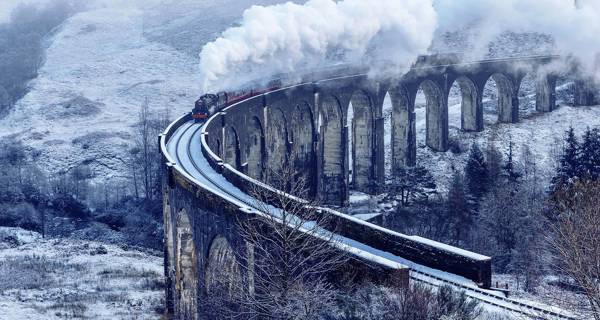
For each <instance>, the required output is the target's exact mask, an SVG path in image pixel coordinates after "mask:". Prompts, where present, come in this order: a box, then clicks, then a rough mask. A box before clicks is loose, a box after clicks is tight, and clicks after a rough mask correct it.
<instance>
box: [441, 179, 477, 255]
mask: <svg viewBox="0 0 600 320" xmlns="http://www.w3.org/2000/svg"><path fill="white" fill-rule="evenodd" d="M447 206H448V214H449V215H450V217H451V219H452V226H453V229H454V241H455V243H457V244H458V243H459V242H460V241H461V240H462V239H463V238H465V234H466V233H467V232H468V230H470V227H471V225H472V224H473V215H472V210H471V208H470V206H469V201H468V198H467V193H466V190H465V182H464V177H463V175H462V174H461V173H460V172H458V171H455V172H454V175H453V177H452V182H451V184H450V189H449V190H448V202H447Z"/></svg>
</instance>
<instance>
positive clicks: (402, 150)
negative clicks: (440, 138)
mask: <svg viewBox="0 0 600 320" xmlns="http://www.w3.org/2000/svg"><path fill="white" fill-rule="evenodd" d="M389 94H390V98H391V100H392V121H391V122H392V125H391V129H392V137H391V144H392V168H391V169H392V172H394V171H395V170H397V169H398V168H399V167H402V166H413V165H415V164H416V134H415V132H416V123H415V112H414V105H412V104H411V102H410V101H411V100H410V98H409V94H408V91H407V90H406V88H405V87H404V86H402V85H400V86H396V87H394V88H392V89H390V90H389Z"/></svg>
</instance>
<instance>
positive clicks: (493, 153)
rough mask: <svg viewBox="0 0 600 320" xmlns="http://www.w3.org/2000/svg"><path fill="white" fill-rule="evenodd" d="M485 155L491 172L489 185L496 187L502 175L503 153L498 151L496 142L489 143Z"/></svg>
mask: <svg viewBox="0 0 600 320" xmlns="http://www.w3.org/2000/svg"><path fill="white" fill-rule="evenodd" d="M485 153H486V154H485V159H486V162H487V166H488V172H489V183H490V185H494V184H496V182H497V181H498V179H499V178H500V175H501V174H502V153H501V152H500V151H499V150H498V148H497V147H496V144H495V143H494V141H490V142H489V143H488V147H487V149H486V152H485Z"/></svg>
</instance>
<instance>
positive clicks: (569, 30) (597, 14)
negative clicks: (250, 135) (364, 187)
mask: <svg viewBox="0 0 600 320" xmlns="http://www.w3.org/2000/svg"><path fill="white" fill-rule="evenodd" d="M466 30H468V33H469V37H470V38H469V40H470V43H471V47H470V48H469V49H468V50H467V49H465V52H464V53H467V57H466V59H478V58H483V57H484V56H485V54H486V53H487V52H488V48H489V45H490V43H491V42H492V41H494V40H495V39H496V38H497V37H498V36H499V35H501V34H503V33H506V32H514V33H539V34H547V35H550V36H551V37H552V41H553V48H552V53H556V54H560V55H563V56H574V57H576V58H577V60H578V61H579V62H580V63H581V69H582V70H583V71H584V72H587V73H588V74H589V75H592V76H595V77H596V78H597V79H600V66H599V58H598V57H599V52H600V40H599V39H598V34H599V33H600V1H598V0H502V1H498V0H461V1H457V0H378V1H366V0H343V1H338V2H335V1H333V0H310V1H308V2H307V3H306V4H304V5H298V4H293V3H286V4H281V5H276V6H270V7H260V6H254V7H252V8H250V9H248V10H247V11H246V12H245V13H244V16H243V19H242V21H241V25H240V26H238V27H234V28H230V29H229V30H227V31H225V32H224V33H223V35H222V37H221V38H219V39H217V40H216V41H214V42H212V43H209V44H207V45H206V46H205V47H204V49H203V50H202V52H201V54H200V58H201V62H200V67H201V76H202V81H203V88H202V89H204V90H205V91H207V90H219V89H223V88H233V87H236V86H239V85H241V84H243V83H244V82H246V81H247V80H249V79H258V78H268V77H272V76H273V75H275V74H277V73H282V72H291V71H294V70H297V69H299V68H311V67H317V66H322V65H331V64H335V63H338V62H345V63H360V64H362V65H365V64H367V65H373V64H374V62H375V61H377V62H381V61H386V62H387V63H389V65H391V66H394V67H406V66H409V65H410V64H411V63H412V62H414V60H415V58H416V57H417V56H418V55H420V54H426V53H427V52H428V48H430V45H431V43H432V40H433V38H434V34H436V35H440V34H443V33H444V32H452V31H466ZM392 70H394V71H397V70H396V69H394V68H392Z"/></svg>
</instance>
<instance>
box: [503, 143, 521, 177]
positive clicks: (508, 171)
mask: <svg viewBox="0 0 600 320" xmlns="http://www.w3.org/2000/svg"><path fill="white" fill-rule="evenodd" d="M513 145H514V144H513V142H512V140H510V142H509V144H508V155H507V159H506V164H505V165H504V166H503V167H502V169H504V174H505V175H506V178H507V179H508V181H509V182H513V183H514V182H517V180H518V179H519V178H520V177H521V174H520V173H519V172H517V169H516V168H515V162H514V151H513Z"/></svg>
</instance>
